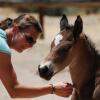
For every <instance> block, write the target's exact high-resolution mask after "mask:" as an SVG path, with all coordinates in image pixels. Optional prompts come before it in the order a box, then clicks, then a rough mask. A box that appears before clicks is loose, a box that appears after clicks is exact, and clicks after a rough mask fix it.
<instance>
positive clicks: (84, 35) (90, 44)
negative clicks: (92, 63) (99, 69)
mask: <svg viewBox="0 0 100 100" xmlns="http://www.w3.org/2000/svg"><path fill="white" fill-rule="evenodd" d="M82 37H83V38H84V40H85V42H86V44H87V45H88V48H89V50H90V52H91V53H92V54H93V56H94V57H95V58H96V59H99V58H100V55H99V52H98V51H97V50H96V47H95V44H94V43H93V42H92V41H91V40H90V38H89V37H88V36H87V35H86V34H82Z"/></svg>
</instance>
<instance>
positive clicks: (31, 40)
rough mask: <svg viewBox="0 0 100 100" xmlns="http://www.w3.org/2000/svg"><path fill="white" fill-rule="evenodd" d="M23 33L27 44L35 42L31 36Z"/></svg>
mask: <svg viewBox="0 0 100 100" xmlns="http://www.w3.org/2000/svg"><path fill="white" fill-rule="evenodd" d="M24 35H25V39H26V41H27V42H28V43H29V44H31V45H33V44H35V43H36V41H35V40H33V37H32V36H29V35H26V34H24Z"/></svg>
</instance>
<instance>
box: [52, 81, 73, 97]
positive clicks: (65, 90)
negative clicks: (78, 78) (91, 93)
mask: <svg viewBox="0 0 100 100" xmlns="http://www.w3.org/2000/svg"><path fill="white" fill-rule="evenodd" d="M53 87H54V94H56V95H58V96H62V97H69V96H70V95H71V94H72V91H73V86H72V85H71V84H70V83H64V82H59V83H56V84H54V85H53Z"/></svg>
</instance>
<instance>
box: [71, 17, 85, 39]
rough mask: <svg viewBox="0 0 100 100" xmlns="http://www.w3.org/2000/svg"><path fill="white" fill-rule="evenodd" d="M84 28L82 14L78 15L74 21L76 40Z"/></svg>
mask: <svg viewBox="0 0 100 100" xmlns="http://www.w3.org/2000/svg"><path fill="white" fill-rule="evenodd" d="M82 30H83V21H82V18H81V17H80V16H77V19H76V21H75V23H74V29H73V35H74V38H75V40H76V39H77V38H78V37H79V35H80V34H81V33H82Z"/></svg>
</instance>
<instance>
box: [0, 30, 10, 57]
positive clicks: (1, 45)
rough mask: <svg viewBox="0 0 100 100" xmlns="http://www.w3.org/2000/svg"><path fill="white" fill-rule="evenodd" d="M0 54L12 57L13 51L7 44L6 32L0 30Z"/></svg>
mask: <svg viewBox="0 0 100 100" xmlns="http://www.w3.org/2000/svg"><path fill="white" fill-rule="evenodd" d="M0 52H2V53H6V54H9V55H11V49H10V48H9V46H8V44H7V36H6V32H5V31H4V30H2V29H0Z"/></svg>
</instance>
